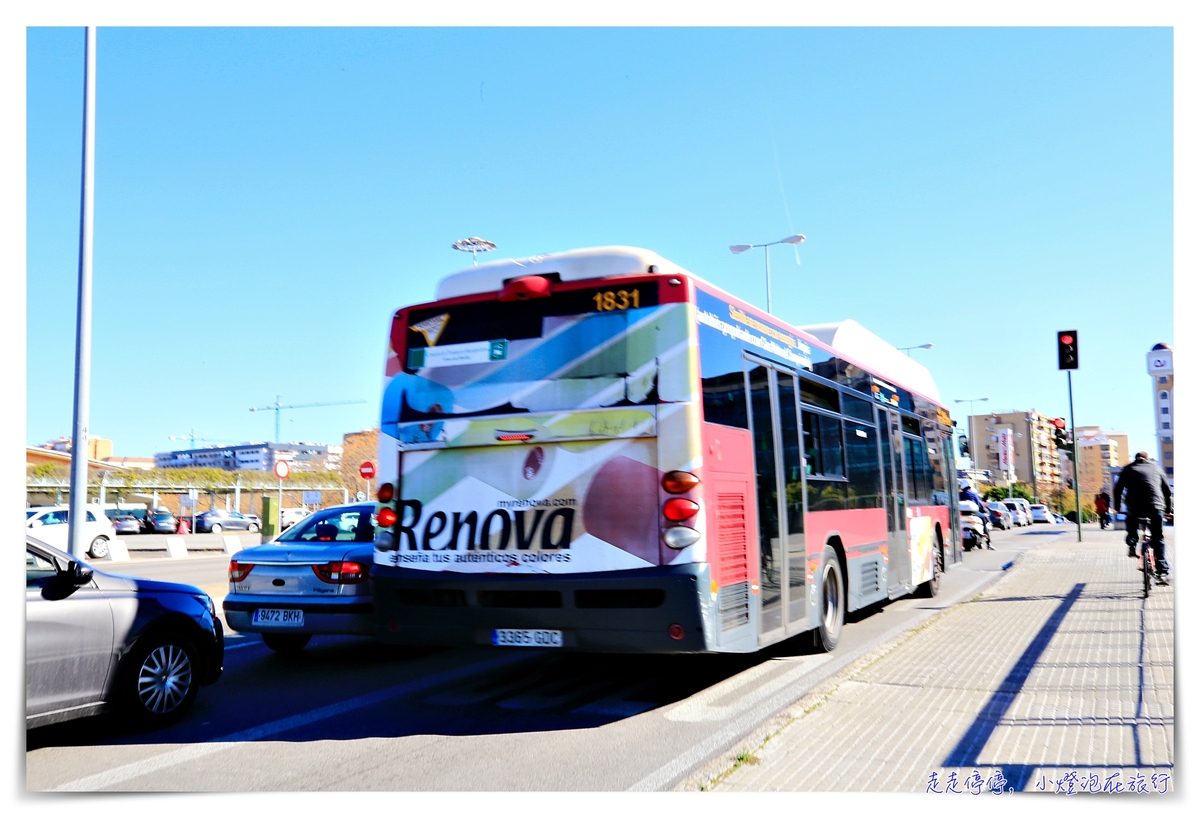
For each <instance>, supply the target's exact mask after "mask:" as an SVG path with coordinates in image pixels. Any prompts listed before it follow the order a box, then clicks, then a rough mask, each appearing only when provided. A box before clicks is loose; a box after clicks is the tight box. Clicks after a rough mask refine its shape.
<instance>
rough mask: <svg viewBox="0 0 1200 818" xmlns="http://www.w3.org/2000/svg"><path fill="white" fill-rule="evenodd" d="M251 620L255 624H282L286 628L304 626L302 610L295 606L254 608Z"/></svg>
mask: <svg viewBox="0 0 1200 818" xmlns="http://www.w3.org/2000/svg"><path fill="white" fill-rule="evenodd" d="M250 621H251V622H253V623H254V624H255V625H282V626H283V627H287V628H303V627H304V611H298V610H296V609H295V608H255V609H254V616H253V617H251V620H250Z"/></svg>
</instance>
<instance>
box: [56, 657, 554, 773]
mask: <svg viewBox="0 0 1200 818" xmlns="http://www.w3.org/2000/svg"><path fill="white" fill-rule="evenodd" d="M530 658H532V655H531V654H528V653H516V654H512V655H509V656H499V657H496V658H493V659H488V660H486V661H483V662H476V663H475V664H473V665H466V666H465V667H461V668H456V669H454V670H447V671H443V672H442V673H435V674H434V675H432V676H425V677H423V678H420V679H414V680H413V681H411V682H405V683H404V684H401V685H396V686H395V687H389V688H385V689H383V690H377V691H375V692H374V693H365V694H363V695H362V696H356V697H354V698H353V699H347V700H346V701H344V702H338V703H337V704H330V705H326V706H325V707H318V708H317V709H315V710H310V711H308V712H307V713H300V714H298V715H295V716H288V717H286V718H282V719H276V720H275V721H270V722H267V723H266V724H260V725H259V726H257V727H251V728H249V729H246V730H239V731H237V732H236V733H230V734H229V735H227V736H221V737H220V738H216V739H213V740H211V741H206V742H203V743H201V744H193V745H189V746H186V747H181V748H179V749H178V750H171V751H169V752H166V753H162V754H161V755H157V756H151V757H150V758H146V759H143V760H141V761H135V762H133V763H131V764H123V765H121V766H120V767H114V768H112V769H111V770H105V771H104V772H102V773H96V774H94V775H87V776H84V777H83V778H77V779H75V780H74V781H68V782H66V783H65V784H59V785H58V786H57V787H54V788H52V789H51V790H49V792H89V791H93V790H99V789H104V788H106V787H113V786H116V785H117V784H122V783H124V782H126V781H129V780H131V779H134V778H139V777H140V776H143V775H148V774H149V773H153V772H157V771H158V770H162V769H164V768H166V767H172V766H174V765H176V764H182V763H184V762H185V761H193V760H195V759H197V758H203V757H205V756H209V755H213V754H214V753H219V752H221V751H222V750H228V749H229V748H231V747H237V746H239V745H241V744H244V743H245V742H250V741H260V740H262V739H265V738H269V737H271V736H275V735H278V734H280V733H285V732H287V731H289V730H294V729H296V728H297V727H304V726H306V725H309V724H313V723H314V722H318V721H322V720H324V719H329V718H333V717H334V716H340V715H342V714H343V713H348V712H350V711H351V710H359V709H361V708H363V707H370V706H371V705H374V704H380V703H382V702H385V701H387V700H388V699H395V698H398V697H400V696H405V695H407V694H409V693H415V692H416V691H418V690H425V689H426V688H429V687H433V686H434V685H438V684H443V683H445V682H452V681H456V680H458V679H461V678H463V677H465V676H470V675H473V674H475V673H480V672H482V671H485V670H491V669H492V668H496V667H500V666H502V665H507V664H511V663H513V662H518V661H525V660H528V659H530Z"/></svg>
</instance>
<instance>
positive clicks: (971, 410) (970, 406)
mask: <svg viewBox="0 0 1200 818" xmlns="http://www.w3.org/2000/svg"><path fill="white" fill-rule="evenodd" d="M989 400H991V398H955V399H954V402H955V403H965V404H967V435H968V437H970V438H971V449H972V452H971V453H972V454H974V453H975V452H974V449H975V432H974V430H973V429H971V415H973V414H975V404H976V403H986V402H987V401H989ZM978 465H979V464H976V468H978Z"/></svg>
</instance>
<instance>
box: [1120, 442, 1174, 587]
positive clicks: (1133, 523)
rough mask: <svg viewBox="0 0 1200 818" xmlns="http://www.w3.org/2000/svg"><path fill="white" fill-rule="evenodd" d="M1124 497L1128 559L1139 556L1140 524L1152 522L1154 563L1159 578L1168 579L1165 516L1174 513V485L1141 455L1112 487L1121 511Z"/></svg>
mask: <svg viewBox="0 0 1200 818" xmlns="http://www.w3.org/2000/svg"><path fill="white" fill-rule="evenodd" d="M1122 494H1124V495H1125V543H1126V545H1128V546H1129V556H1131V557H1136V556H1137V541H1138V521H1139V520H1149V521H1150V544H1151V546H1153V548H1154V561H1155V562H1156V563H1157V564H1158V575H1159V576H1160V577H1165V576H1166V575H1167V570H1168V566H1167V558H1166V554H1164V553H1163V552H1164V551H1165V548H1164V546H1163V514H1164V513H1165V514H1170V513H1171V484H1170V483H1168V482H1167V475H1166V474H1165V473H1164V472H1163V470H1162V468H1161V467H1160V466H1159V465H1158V464H1157V463H1155V462H1154V461H1153V460H1151V459H1150V455H1148V454H1146V453H1145V452H1138V453H1137V455H1135V456H1134V458H1133V462H1132V463H1130V464H1129V465H1127V466H1126V467H1125V468H1123V469H1121V476H1120V477H1118V478H1117V484H1116V485H1115V486H1113V507H1114V508H1118V509H1119V508H1120V507H1121V495H1122Z"/></svg>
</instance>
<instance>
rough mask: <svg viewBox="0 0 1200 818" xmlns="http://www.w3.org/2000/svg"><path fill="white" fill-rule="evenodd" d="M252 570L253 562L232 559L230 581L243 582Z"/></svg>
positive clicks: (230, 562)
mask: <svg viewBox="0 0 1200 818" xmlns="http://www.w3.org/2000/svg"><path fill="white" fill-rule="evenodd" d="M252 570H254V563H252V562H238V561H237V560H230V561H229V581H230V582H241V581H242V580H244V579H245V578H246V577H247V576H249V575H250V572H251V571H252Z"/></svg>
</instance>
